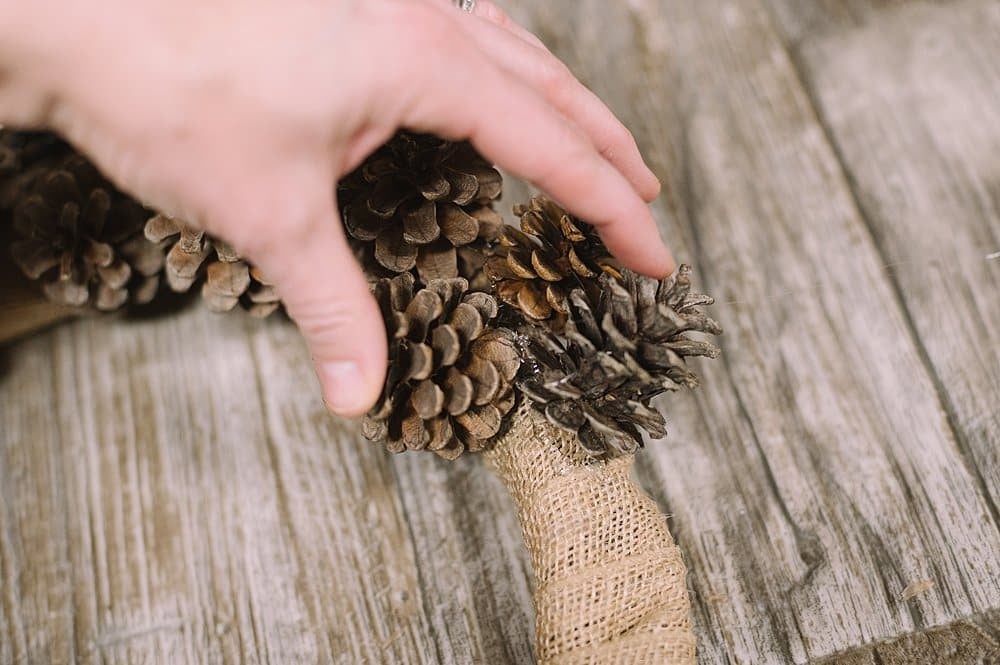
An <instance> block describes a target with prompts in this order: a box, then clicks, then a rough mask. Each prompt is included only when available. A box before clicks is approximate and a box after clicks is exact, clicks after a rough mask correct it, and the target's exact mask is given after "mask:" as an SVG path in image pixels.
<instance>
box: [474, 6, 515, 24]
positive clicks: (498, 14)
mask: <svg viewBox="0 0 1000 665" xmlns="http://www.w3.org/2000/svg"><path fill="white" fill-rule="evenodd" d="M479 11H480V12H481V13H482V15H483V17H484V18H486V19H487V20H489V21H492V22H493V23H496V24H497V25H499V26H500V27H501V28H510V27H512V26H513V23H514V22H513V21H512V20H511V18H510V16H509V15H508V14H507V12H505V11H504V10H503V9H501V8H500V7H498V6H497V5H495V4H493V3H492V2H483V3H482V4H480V5H479Z"/></svg>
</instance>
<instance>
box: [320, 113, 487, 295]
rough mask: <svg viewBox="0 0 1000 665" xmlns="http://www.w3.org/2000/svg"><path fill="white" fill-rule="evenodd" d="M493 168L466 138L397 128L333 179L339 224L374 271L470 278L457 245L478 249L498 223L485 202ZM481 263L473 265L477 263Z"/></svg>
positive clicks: (481, 281) (427, 277)
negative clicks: (340, 216) (453, 139)
mask: <svg viewBox="0 0 1000 665" xmlns="http://www.w3.org/2000/svg"><path fill="white" fill-rule="evenodd" d="M501 185H502V181H501V177H500V173H499V172H498V171H497V170H496V169H494V168H493V167H492V166H491V165H490V164H489V163H488V162H487V161H486V160H485V159H483V158H482V157H481V156H480V155H479V154H478V153H477V152H476V151H475V149H473V147H472V146H471V145H470V144H469V143H466V142H461V143H452V142H449V141H445V140H443V139H439V138H436V137H433V136H427V135H421V134H413V133H410V132H400V133H398V134H396V135H395V136H394V137H393V138H392V139H391V140H390V141H389V142H388V143H386V144H385V145H384V146H382V147H381V148H379V149H378V150H377V151H376V152H375V153H374V154H373V155H372V156H371V157H369V158H368V159H367V160H365V162H364V164H362V165H361V167H359V168H358V169H357V170H355V171H354V172H353V173H351V174H350V175H348V176H347V177H345V178H344V179H343V180H342V181H341V183H340V184H339V186H338V200H339V204H340V207H341V211H342V213H343V216H344V226H345V227H346V228H347V231H348V234H349V235H350V236H351V238H353V239H354V241H355V242H356V243H358V244H361V245H363V246H367V247H364V248H363V249H362V251H361V254H362V255H363V257H364V263H365V268H366V270H367V271H368V272H369V273H370V274H373V275H375V276H377V277H379V276H391V275H393V274H398V273H404V272H410V271H413V270H416V273H417V275H418V276H419V277H420V280H421V281H422V282H424V283H427V282H429V281H430V280H432V279H451V278H454V277H459V276H462V277H465V278H467V279H468V280H469V281H470V282H472V283H473V285H476V284H477V283H478V284H481V285H483V286H486V285H487V284H486V281H485V279H478V280H477V277H478V275H477V274H476V273H475V272H474V271H475V269H476V265H475V262H474V261H473V262H472V263H470V262H469V260H468V258H469V257H470V256H472V258H474V254H470V253H467V254H466V256H465V257H464V258H462V257H460V256H459V251H456V248H458V249H459V250H460V249H461V248H468V247H474V248H476V249H478V250H482V249H483V248H484V247H485V245H486V243H488V242H490V241H492V240H494V239H495V238H496V236H497V234H498V233H499V232H500V229H501V228H502V227H503V219H502V218H501V217H500V215H498V214H497V213H496V212H495V211H494V210H493V209H492V208H491V207H490V204H491V202H492V201H494V200H495V199H497V198H498V197H499V196H500V191H501ZM479 267H480V268H481V266H479Z"/></svg>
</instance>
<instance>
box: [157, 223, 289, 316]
mask: <svg viewBox="0 0 1000 665" xmlns="http://www.w3.org/2000/svg"><path fill="white" fill-rule="evenodd" d="M145 234H146V238H148V239H149V240H150V241H152V242H155V243H165V244H166V245H168V246H169V247H170V249H169V251H168V252H167V258H166V268H165V270H164V272H165V274H166V277H167V284H169V286H170V288H171V290H173V291H176V292H178V293H183V292H186V291H188V290H189V289H190V288H191V287H192V286H193V285H194V284H195V283H196V282H200V283H201V295H202V298H203V299H204V301H205V304H206V305H207V306H208V308H209V309H211V310H212V311H215V312H228V311H230V310H232V309H233V308H234V307H236V305H237V304H239V305H240V306H241V307H243V309H245V310H247V311H248V312H249V313H250V314H251V316H256V317H259V318H263V317H266V316H268V315H270V314H271V313H272V312H274V311H275V310H277V309H278V307H280V305H281V300H280V298H279V296H278V293H277V291H276V290H275V288H274V286H272V285H271V284H270V282H268V281H267V279H266V278H265V277H264V276H263V275H262V274H261V273H260V271H259V270H258V269H257V268H255V267H253V266H251V265H249V264H247V263H246V262H245V261H243V260H242V259H241V258H240V256H239V254H237V253H236V252H235V251H234V250H233V249H232V247H230V246H229V245H227V244H226V243H224V242H222V241H221V240H219V239H217V238H212V237H210V236H208V235H207V234H205V232H203V231H200V230H198V229H195V228H194V227H192V226H190V225H189V224H186V223H184V222H182V221H180V220H178V219H174V218H173V217H168V216H167V215H162V214H160V215H155V216H153V217H151V218H150V219H149V220H148V221H147V222H146V226H145Z"/></svg>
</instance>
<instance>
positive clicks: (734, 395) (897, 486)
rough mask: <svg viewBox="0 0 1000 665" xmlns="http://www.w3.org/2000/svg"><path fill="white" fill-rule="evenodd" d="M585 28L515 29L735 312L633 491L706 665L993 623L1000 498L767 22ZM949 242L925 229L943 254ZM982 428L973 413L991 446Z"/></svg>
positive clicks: (563, 19)
mask: <svg viewBox="0 0 1000 665" xmlns="http://www.w3.org/2000/svg"><path fill="white" fill-rule="evenodd" d="M800 4H802V3H800ZM574 7H576V11H575V12H574V11H573V9H572V8H571V7H570V6H569V4H568V3H546V4H544V5H531V6H529V5H527V4H526V5H524V6H523V10H524V11H523V13H522V14H521V16H522V17H523V18H526V19H527V20H529V21H531V22H532V23H533V25H535V26H538V27H541V28H542V29H544V31H545V35H546V37H547V38H548V41H549V43H550V44H552V45H554V47H555V49H556V52H557V54H559V55H560V56H562V57H564V58H566V59H567V60H568V62H569V63H570V64H571V67H573V68H574V69H576V70H577V71H582V72H583V74H584V77H585V80H586V82H587V83H588V84H590V85H592V86H593V87H594V88H595V90H596V91H597V92H598V93H599V94H600V95H602V96H603V97H605V98H606V99H609V100H611V102H612V105H613V106H614V107H615V109H616V110H617V111H618V112H619V113H620V114H621V115H622V116H623V118H625V120H626V123H627V124H628V125H629V126H630V127H631V128H632V129H633V131H635V132H636V134H637V137H638V139H639V143H640V145H641V146H642V147H643V148H645V149H646V150H647V152H648V156H649V157H650V158H651V160H652V161H653V163H654V164H656V165H657V167H658V168H659V169H661V171H660V175H661V177H664V178H665V179H666V180H667V181H668V182H669V183H670V189H671V190H672V191H674V192H675V193H677V196H676V197H675V198H676V200H677V201H678V202H679V204H680V205H679V210H678V212H679V221H678V223H676V224H668V225H667V226H666V228H667V230H668V236H669V237H670V238H671V241H672V243H673V244H674V246H675V247H676V248H677V249H678V252H677V253H678V254H679V255H680V256H681V257H682V258H685V257H695V258H696V268H697V271H698V274H699V275H700V276H701V277H702V278H703V279H704V280H705V281H706V283H707V285H708V290H709V291H710V292H713V293H715V294H717V295H719V296H721V298H720V300H721V301H722V303H723V304H722V306H721V307H719V308H718V314H719V316H720V318H721V320H722V323H723V327H724V328H726V330H727V334H726V337H725V338H724V350H725V356H724V357H725V364H724V365H722V366H706V367H705V368H704V370H705V374H706V380H705V389H704V390H703V391H702V392H701V394H700V395H698V396H697V399H696V400H687V399H681V400H676V401H674V402H673V403H671V404H669V405H668V406H667V408H668V409H669V412H670V413H671V414H672V415H673V420H674V428H673V433H672V442H668V443H667V444H666V445H665V446H659V447H656V448H653V449H651V451H650V453H651V454H649V455H647V457H646V460H647V463H648V467H647V471H646V473H645V474H644V478H645V479H646V480H647V483H648V484H649V486H650V487H651V488H653V489H654V490H655V491H657V492H658V494H659V496H660V497H661V499H662V501H663V506H664V508H665V509H668V510H670V511H671V512H673V514H674V522H673V523H674V527H675V535H676V537H677V540H678V542H679V543H680V544H681V547H682V548H684V549H685V550H686V552H687V555H688V557H689V562H690V569H691V570H692V578H691V583H692V587H693V588H692V590H693V593H694V601H695V605H696V620H697V621H698V623H699V634H700V637H701V638H702V642H701V652H700V658H701V661H702V662H705V663H716V662H740V663H763V662H774V663H784V662H797V663H799V662H808V661H811V660H820V659H823V658H828V657H831V656H833V655H835V654H838V653H842V652H845V651H846V650H848V649H850V648H851V647H857V646H859V645H862V644H866V643H875V642H879V641H882V640H892V639H894V638H895V637H897V636H901V635H906V634H916V633H922V632H925V631H926V630H927V629H929V628H931V627H933V626H943V625H948V624H951V623H952V622H953V621H954V619H956V618H959V617H963V616H969V615H973V614H975V613H977V612H983V611H988V610H992V609H996V607H997V603H998V602H1000V589H998V586H997V579H998V578H997V575H998V572H1000V570H998V566H1000V538H998V532H997V524H996V519H995V516H994V515H993V513H992V509H991V500H990V495H991V493H992V492H993V491H995V488H996V485H995V481H993V480H992V479H990V480H989V481H986V482H984V481H983V480H982V478H981V477H980V476H981V475H982V474H981V472H980V471H979V470H978V469H977V468H976V466H975V465H973V464H969V463H968V458H967V456H966V454H965V450H964V449H965V445H964V444H963V442H962V441H961V440H960V437H959V436H956V432H955V430H954V428H953V426H952V422H951V418H949V414H948V411H947V408H946V406H945V404H944V402H943V401H942V397H943V395H942V394H940V393H939V390H938V383H939V382H938V380H937V378H936V374H935V369H934V367H933V366H931V365H929V364H928V363H927V362H926V357H925V353H924V352H923V348H922V344H921V342H920V340H919V339H918V337H917V335H918V334H919V333H915V332H914V330H913V327H912V325H911V322H910V313H909V311H908V310H907V309H906V308H905V307H904V306H902V304H901V301H900V298H899V296H898V286H897V284H896V282H895V281H894V278H893V276H892V275H891V274H890V271H889V270H887V269H885V267H884V266H885V263H886V259H885V257H884V256H883V254H882V252H881V250H880V247H879V244H878V243H876V242H875V241H874V238H873V236H872V232H871V229H870V227H869V223H868V220H867V219H866V216H865V214H864V213H863V210H861V209H859V206H858V205H857V202H856V200H855V195H854V191H853V189H852V187H851V180H852V177H853V176H852V173H853V172H852V170H851V169H852V165H851V163H850V162H846V163H844V162H841V160H840V159H839V157H840V153H839V151H838V149H837V146H836V145H835V144H833V143H832V142H831V140H830V138H829V137H828V136H827V134H826V132H825V131H824V128H823V126H822V123H821V122H820V121H819V117H818V116H817V113H816V110H815V106H814V101H813V99H812V98H811V97H810V94H809V90H808V89H807V88H806V87H805V86H803V85H802V82H801V79H800V75H799V71H798V69H797V66H796V62H795V59H794V58H793V57H792V56H791V54H790V53H789V52H788V51H787V50H786V47H785V44H784V43H783V41H782V36H781V34H780V33H779V32H778V31H777V30H776V28H775V25H774V23H773V20H772V16H771V13H770V11H769V8H768V7H764V6H763V5H761V4H758V3H752V2H747V3H738V4H737V3H728V2H702V3H697V5H695V4H694V3H657V2H634V3H630V5H629V6H628V7H625V6H618V7H617V8H616V9H615V10H612V9H611V8H610V7H609V6H608V5H607V4H605V3H597V2H583V3H574ZM596 16H600V17H601V20H600V21H597V20H595V17H596ZM567 17H568V18H567ZM889 29H890V28H888V27H886V26H882V30H883V31H885V30H889ZM899 29H902V26H901V27H900V28H899ZM963 38H964V36H963ZM977 45H979V46H980V47H981V46H982V44H979V43H977ZM636 48H638V49H640V50H641V53H640V54H639V55H638V56H637V55H636V54H635V53H634V50H635V49H636ZM990 48H993V47H990ZM859 51H860V52H861V53H864V47H863V46H861V47H859ZM993 51H994V52H995V51H996V49H995V48H993ZM595 53H600V54H601V55H600V56H599V57H598V56H595V55H594V54H595ZM637 58H638V60H637ZM623 62H629V63H633V62H634V63H636V67H635V69H636V71H637V72H639V74H638V76H637V77H632V76H623V75H621V73H620V71H621V66H622V65H621V63H623ZM854 74H855V76H856V77H860V78H862V79H863V78H864V73H863V72H854ZM965 85H966V86H967V87H969V88H970V90H969V91H968V94H972V93H973V92H974V86H973V84H972V83H969V82H967V83H966V84H965ZM961 92H962V91H960V90H954V89H953V90H952V91H951V94H952V95H953V96H958V95H959V94H961ZM891 101H892V100H891V99H890V102H891ZM839 102H840V103H841V104H842V105H847V104H848V103H849V102H850V100H849V99H847V97H846V96H845V97H844V98H842V99H840V100H839ZM988 127H989V126H988ZM991 129H992V131H993V132H994V136H995V135H997V132H998V127H997V125H996V124H993V125H992V126H991ZM979 130H980V131H982V132H987V131H990V129H988V128H985V127H982V126H980V127H979ZM857 159H861V157H857ZM898 159H900V160H902V159H908V160H910V161H911V162H919V160H920V159H921V155H920V154H919V152H918V153H917V154H913V155H903V154H900V155H898ZM953 184H954V183H953ZM953 196H955V197H958V196H961V195H960V194H958V193H956V194H953ZM970 205H974V204H973V203H971V202H970ZM954 221H955V220H954V218H952V219H950V220H949V221H947V222H946V221H944V220H939V221H937V222H934V223H935V224H938V225H939V226H937V229H940V232H942V233H945V232H947V229H949V224H950V223H954ZM963 250H966V251H965V258H966V259H967V260H970V261H971V260H975V261H977V265H980V266H981V265H982V264H983V254H981V253H978V252H972V251H968V250H967V248H966V247H959V248H957V251H963ZM980 283H981V284H983V282H980ZM989 283H990V282H985V284H989ZM934 288H938V289H940V290H941V293H942V296H950V297H953V298H956V297H959V298H960V297H964V294H962V295H961V296H957V295H956V293H955V292H954V291H952V290H949V289H947V288H946V287H945V286H944V285H937V286H935V287H934ZM986 292H987V293H989V292H990V289H988V288H987V289H986ZM993 293H994V294H995V290H994V291H993ZM969 306H970V307H971V308H975V307H976V304H975V301H973V303H972V304H971V305H969ZM953 344H954V349H953V354H954V355H953V357H954V358H955V359H956V363H957V366H956V375H960V376H962V377H964V380H966V381H968V382H969V384H970V385H971V386H974V387H975V389H977V390H980V391H982V395H983V396H984V398H985V399H987V400H990V401H991V403H992V404H993V405H994V409H995V405H996V404H997V403H998V395H1000V392H998V391H997V389H996V387H995V383H994V382H992V381H984V380H981V379H980V378H979V377H980V376H981V372H980V370H979V364H980V363H982V362H983V353H982V351H981V347H980V346H979V345H978V344H974V343H972V340H970V339H968V338H964V339H963V338H959V339H957V340H953ZM990 359H991V357H990V352H986V354H985V360H986V361H987V363H988V362H989V361H990ZM993 413H995V410H994V411H990V410H985V411H983V410H980V411H979V416H980V422H983V421H984V420H985V421H986V423H985V425H984V428H985V430H986V431H988V432H989V433H990V434H989V436H996V435H997V426H996V424H995V422H992V421H990V416H991V415H992V414H993ZM984 416H985V418H984ZM984 463H985V464H986V465H987V467H989V468H990V469H996V462H995V461H990V460H985V461H984ZM988 485H989V486H988ZM924 580H930V581H932V582H933V586H931V587H929V588H928V589H927V591H926V592H924V593H922V594H919V595H915V596H912V597H909V596H908V597H906V598H905V599H904V592H905V591H906V590H907V589H909V588H911V587H912V585H913V584H914V583H915V582H920V581H924ZM984 639H985V638H984ZM991 644H992V646H990V645H991ZM984 645H985V646H984V647H983V648H987V649H990V650H991V652H992V653H994V654H995V652H996V646H995V645H996V643H995V641H994V642H992V643H991V642H989V641H988V640H987V641H985V642H984ZM930 657H932V656H931V655H930V654H929V655H928V658H930ZM887 662H891V661H887ZM896 662H900V661H896ZM901 662H912V661H901ZM929 662H930V661H929Z"/></svg>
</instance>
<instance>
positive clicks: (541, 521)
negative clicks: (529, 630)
mask: <svg viewBox="0 0 1000 665" xmlns="http://www.w3.org/2000/svg"><path fill="white" fill-rule="evenodd" d="M487 457H488V459H489V460H490V462H491V463H492V465H493V466H494V467H495V469H496V470H497V472H498V473H499V475H500V477H501V478H502V479H503V481H504V483H505V484H506V485H507V489H508V490H509V491H510V493H511V495H512V496H513V497H514V501H515V502H516V503H517V507H518V513H519V516H520V519H521V527H522V528H523V530H524V540H525V544H526V545H527V547H528V552H529V553H530V555H531V562H532V565H533V567H534V573H535V598H534V601H535V612H536V619H535V641H536V649H537V654H538V661H539V662H540V663H543V664H544V665H568V664H573V665H582V664H585V663H586V664H590V663H593V664H598V663H600V664H601V665H616V664H618V663H655V664H658V665H659V664H674V663H684V664H690V663H694V651H695V640H694V634H693V633H692V631H691V617H690V615H691V606H690V603H689V601H688V595H687V588H686V585H685V574H686V571H685V569H684V562H683V561H682V559H681V555H680V550H678V548H677V547H676V546H675V545H674V542H673V539H672V538H671V536H670V532H669V531H668V530H667V524H666V518H665V517H664V516H663V515H662V514H661V513H660V511H659V509H658V508H657V506H656V504H655V503H654V502H653V500H652V499H650V498H649V497H648V496H646V494H645V493H643V491H642V490H641V489H640V488H639V487H638V486H637V485H636V484H635V482H634V481H633V480H632V473H631V471H632V463H633V458H632V456H631V455H630V456H627V457H623V458H618V459H615V460H612V461H608V462H602V461H594V460H591V459H588V458H587V457H586V455H584V454H582V453H580V452H578V446H577V445H576V443H575V441H574V437H573V435H571V434H569V433H566V432H564V431H562V430H560V429H558V428H555V427H553V426H552V425H550V424H549V423H548V422H547V421H546V420H545V418H544V417H541V416H539V415H538V414H537V413H536V412H534V411H532V410H531V409H528V408H526V407H522V408H521V409H519V410H518V412H517V413H516V414H515V416H514V419H513V423H512V425H511V428H510V430H509V431H508V432H507V433H506V435H504V437H503V438H502V439H501V440H500V441H499V442H497V444H496V446H495V447H494V448H493V449H492V450H491V451H490V452H488V453H487Z"/></svg>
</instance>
